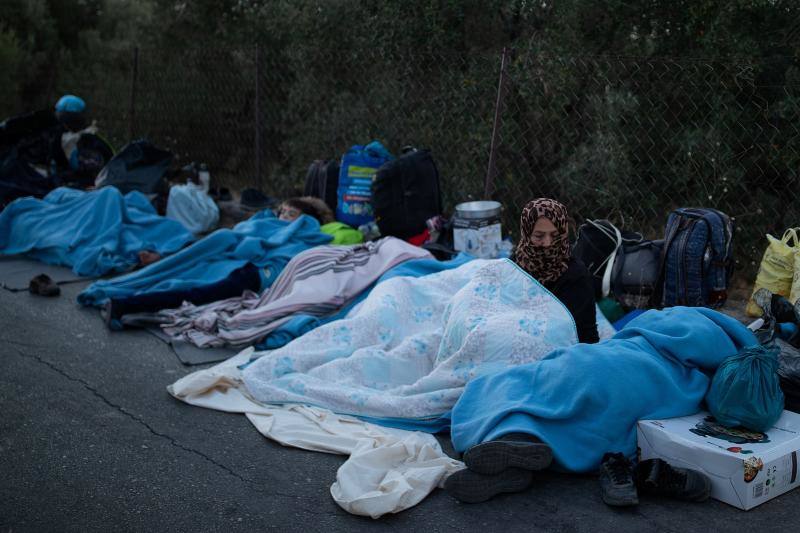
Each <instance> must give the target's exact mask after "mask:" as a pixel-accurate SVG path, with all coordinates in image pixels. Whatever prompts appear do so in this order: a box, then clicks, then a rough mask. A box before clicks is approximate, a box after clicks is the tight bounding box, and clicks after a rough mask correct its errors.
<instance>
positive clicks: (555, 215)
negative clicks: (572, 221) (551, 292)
mask: <svg viewBox="0 0 800 533" xmlns="http://www.w3.org/2000/svg"><path fill="white" fill-rule="evenodd" d="M541 217H544V218H547V219H549V220H550V222H552V223H553V225H554V226H555V227H556V229H557V230H558V231H559V236H558V237H557V238H556V239H555V240H553V242H552V244H551V245H550V246H537V245H535V244H533V242H532V239H533V226H534V225H535V224H536V221H537V220H539V218H541ZM567 220H568V214H567V208H566V207H564V206H563V205H562V204H561V203H559V202H556V201H555V200H551V199H549V198H537V199H535V200H531V201H530V202H528V204H527V205H526V206H525V208H524V209H523V210H522V215H521V216H520V219H519V231H520V239H519V244H517V247H516V249H515V250H514V257H513V259H514V261H515V262H516V263H517V264H518V265H519V266H521V267H522V268H523V269H525V271H527V272H528V274H530V275H531V276H533V277H534V278H536V279H537V280H538V281H539V282H540V283H542V284H544V285H548V284H551V283H553V282H554V281H556V280H557V279H558V278H560V277H561V275H562V274H563V273H564V272H566V270H567V267H568V266H569V257H570V250H569V239H568V236H567Z"/></svg>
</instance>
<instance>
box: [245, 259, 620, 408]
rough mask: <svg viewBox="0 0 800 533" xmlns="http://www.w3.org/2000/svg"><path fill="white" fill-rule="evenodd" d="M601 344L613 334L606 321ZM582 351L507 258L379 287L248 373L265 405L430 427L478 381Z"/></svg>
mask: <svg viewBox="0 0 800 533" xmlns="http://www.w3.org/2000/svg"><path fill="white" fill-rule="evenodd" d="M598 327H599V329H600V333H601V338H606V337H609V336H610V335H611V333H612V329H611V326H610V324H608V322H607V321H606V320H605V319H604V318H603V317H602V315H601V314H599V313H598ZM575 343H577V333H576V329H575V323H574V320H573V319H572V316H571V315H570V314H569V312H568V311H567V310H566V308H565V307H564V305H563V304H562V303H561V302H560V301H559V300H558V299H556V298H555V297H554V296H553V295H552V294H551V293H550V292H549V291H547V290H546V289H545V288H544V287H542V285H540V284H539V283H538V282H537V281H536V280H534V279H533V278H531V277H530V276H529V275H528V274H527V273H526V272H524V271H523V270H522V269H520V268H519V267H518V266H516V265H515V264H514V263H513V262H511V261H509V260H507V259H498V260H475V261H471V262H469V263H467V264H465V265H464V266H462V267H460V268H457V269H454V270H449V271H445V272H441V273H438V274H433V275H429V276H425V277H422V278H407V277H400V278H394V279H391V280H389V281H386V282H384V283H381V284H379V285H378V286H377V287H376V288H375V289H374V290H373V291H372V293H371V294H370V295H369V297H368V298H367V299H366V300H365V301H364V302H363V303H362V305H361V306H360V307H358V308H356V309H355V310H354V311H353V312H352V313H351V314H350V315H349V316H348V317H347V318H345V319H342V320H338V321H335V322H331V323H329V324H326V325H324V326H321V327H319V328H317V329H315V330H313V331H311V332H309V333H307V334H306V335H303V336H302V337H299V338H297V339H295V340H294V341H293V342H291V343H289V344H287V345H286V346H284V347H282V348H280V349H277V350H274V351H271V352H261V353H256V355H260V357H259V358H258V359H256V360H255V361H254V362H252V363H251V364H250V365H249V366H247V367H246V368H245V369H244V371H243V372H242V376H243V379H244V383H245V386H246V388H247V391H248V393H249V394H250V395H252V397H253V398H254V399H256V400H258V401H260V402H263V403H270V404H287V403H300V404H305V405H313V406H318V407H323V408H327V409H330V410H332V411H334V412H337V413H342V414H351V415H357V416H365V417H372V418H373V419H375V420H376V421H378V422H380V421H381V419H387V420H398V419H405V420H409V419H413V420H419V421H424V420H425V419H433V418H436V417H439V416H441V415H443V414H445V413H447V412H448V411H449V410H450V409H451V408H452V406H453V405H454V404H455V402H456V401H457V400H458V398H459V396H460V395H461V393H462V391H463V388H464V385H465V384H466V383H467V382H468V381H469V380H471V379H473V378H475V377H476V376H478V375H481V374H485V373H490V372H495V371H498V370H501V369H504V368H506V367H509V366H513V365H521V364H524V363H529V362H532V361H536V360H538V359H541V358H542V357H543V356H545V355H546V354H548V353H549V352H550V351H552V350H553V349H555V348H559V347H562V346H568V345H571V344H575Z"/></svg>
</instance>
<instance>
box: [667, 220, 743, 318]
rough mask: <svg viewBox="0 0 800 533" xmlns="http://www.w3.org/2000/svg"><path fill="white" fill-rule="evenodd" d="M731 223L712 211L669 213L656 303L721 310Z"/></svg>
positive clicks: (728, 267)
mask: <svg viewBox="0 0 800 533" xmlns="http://www.w3.org/2000/svg"><path fill="white" fill-rule="evenodd" d="M733 231H734V222H733V220H732V219H731V218H730V217H728V215H726V214H725V213H722V212H721V211H717V210H716V209H706V208H701V207H681V208H679V209H676V210H675V211H673V212H672V213H670V215H669V218H668V219H667V227H666V231H665V236H664V250H663V253H662V260H661V272H662V279H663V286H662V297H661V301H660V302H654V303H660V304H661V305H662V306H664V307H670V306H674V305H686V306H693V307H698V306H705V307H721V306H722V305H723V304H724V303H725V300H727V298H728V284H729V282H730V277H731V274H732V273H733Z"/></svg>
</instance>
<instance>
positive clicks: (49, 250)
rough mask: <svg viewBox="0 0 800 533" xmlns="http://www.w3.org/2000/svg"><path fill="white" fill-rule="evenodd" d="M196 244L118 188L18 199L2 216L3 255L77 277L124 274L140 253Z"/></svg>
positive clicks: (61, 190) (175, 225)
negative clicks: (69, 270) (22, 257)
mask: <svg viewBox="0 0 800 533" xmlns="http://www.w3.org/2000/svg"><path fill="white" fill-rule="evenodd" d="M192 239H193V237H192V234H191V233H189V232H188V231H187V230H186V229H185V228H184V227H183V226H181V225H180V223H178V222H176V221H174V220H169V219H167V218H164V217H162V216H159V215H158V214H157V213H156V210H155V209H154V208H153V206H152V205H150V202H148V201H147V198H146V197H145V196H144V195H142V194H141V193H139V192H136V191H134V192H129V193H128V194H126V195H125V196H123V195H122V194H121V193H120V192H119V191H118V190H117V189H116V188H114V187H105V188H103V189H100V190H97V191H90V192H85V191H79V190H76V189H68V188H66V187H61V188H58V189H55V190H53V191H51V192H50V193H49V194H48V195H47V196H45V197H44V198H43V199H41V200H38V199H36V198H20V199H19V200H16V201H14V202H12V203H11V204H10V205H8V206H7V207H6V208H5V209H4V210H3V211H2V213H0V255H14V254H24V255H25V256H27V257H31V258H33V259H36V260H38V261H42V262H43V263H48V264H51V265H61V266H68V267H72V271H73V272H75V273H76V274H78V275H79V276H87V277H98V276H102V275H103V274H106V273H109V272H122V271H124V270H127V269H129V268H130V267H132V266H133V265H135V264H137V263H138V261H139V258H138V255H137V254H138V252H139V251H140V250H154V251H156V252H158V253H160V254H162V255H167V254H171V253H173V252H175V251H177V250H180V249H181V248H182V247H183V246H184V245H185V244H186V243H188V242H190V241H191V240H192Z"/></svg>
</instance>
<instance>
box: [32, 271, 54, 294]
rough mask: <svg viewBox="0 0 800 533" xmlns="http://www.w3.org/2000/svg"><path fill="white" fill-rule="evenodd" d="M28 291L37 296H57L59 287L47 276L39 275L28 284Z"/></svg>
mask: <svg viewBox="0 0 800 533" xmlns="http://www.w3.org/2000/svg"><path fill="white" fill-rule="evenodd" d="M28 291H29V292H30V293H31V294H38V295H39V296H58V295H59V294H61V287H59V286H58V284H57V283H56V282H55V281H53V279H52V278H51V277H50V276H48V275H47V274H39V275H38V276H36V277H34V278H33V279H31V281H30V282H29V283H28Z"/></svg>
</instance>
